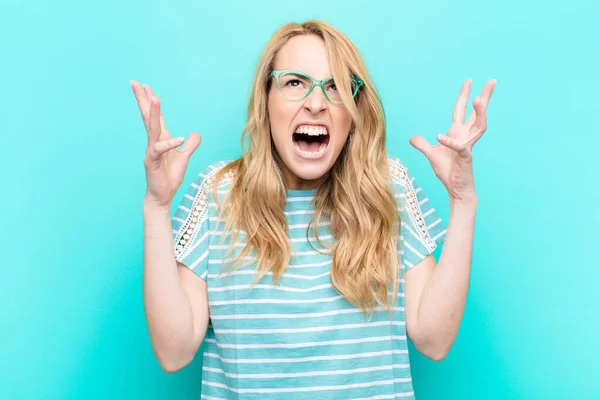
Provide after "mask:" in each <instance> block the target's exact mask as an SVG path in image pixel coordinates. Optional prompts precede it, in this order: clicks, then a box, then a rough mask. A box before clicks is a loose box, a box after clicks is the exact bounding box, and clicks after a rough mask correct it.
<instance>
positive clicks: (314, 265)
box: [288, 260, 333, 269]
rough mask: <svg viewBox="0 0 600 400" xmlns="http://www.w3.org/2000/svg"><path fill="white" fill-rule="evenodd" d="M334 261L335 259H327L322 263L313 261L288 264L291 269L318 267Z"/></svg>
mask: <svg viewBox="0 0 600 400" xmlns="http://www.w3.org/2000/svg"><path fill="white" fill-rule="evenodd" d="M332 262H333V260H327V261H323V262H320V263H312V264H293V265H292V264H290V265H288V268H290V269H294V268H316V267H324V266H325V265H327V264H331V263H332Z"/></svg>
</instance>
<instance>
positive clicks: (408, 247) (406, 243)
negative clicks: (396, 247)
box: [404, 242, 425, 259]
mask: <svg viewBox="0 0 600 400" xmlns="http://www.w3.org/2000/svg"><path fill="white" fill-rule="evenodd" d="M404 247H406V248H407V249H409V250H410V251H412V252H413V253H415V254H416V255H417V257H419V258H421V259H423V258H425V256H424V255H423V254H421V253H419V252H418V251H417V249H415V248H414V247H412V246H411V245H410V243H409V242H404Z"/></svg>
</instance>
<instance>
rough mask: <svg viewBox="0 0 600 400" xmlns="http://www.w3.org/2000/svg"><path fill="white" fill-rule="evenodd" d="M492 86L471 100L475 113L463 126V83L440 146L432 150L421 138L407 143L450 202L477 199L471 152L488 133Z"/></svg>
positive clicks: (468, 86)
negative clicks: (429, 168)
mask: <svg viewBox="0 0 600 400" xmlns="http://www.w3.org/2000/svg"><path fill="white" fill-rule="evenodd" d="M495 86H496V80H490V81H488V82H487V83H486V84H485V86H484V88H483V90H482V92H481V96H477V97H475V98H474V99H473V108H474V109H475V112H472V113H471V115H470V116H469V120H468V121H467V122H466V123H465V122H464V121H465V113H466V108H467V102H468V99H469V93H470V92H471V80H470V79H469V80H467V81H465V83H463V86H462V89H461V91H460V94H459V96H458V100H457V101H456V104H455V106H454V113H453V114H452V125H450V129H449V130H448V134H447V135H438V138H437V139H438V141H439V142H440V144H438V145H435V146H431V145H430V144H429V143H428V142H427V140H425V139H424V138H423V137H422V136H414V137H412V138H411V139H410V144H411V145H413V146H414V147H415V148H416V149H417V150H419V151H420V152H421V153H423V154H424V155H425V157H427V159H428V160H429V162H430V163H431V166H432V167H433V171H434V172H435V175H436V176H437V177H438V178H439V179H440V180H441V181H442V183H443V184H444V186H445V187H446V189H447V190H448V195H449V196H450V200H451V201H452V202H460V201H470V200H472V199H476V194H475V182H474V179H473V164H472V159H473V156H472V150H473V145H474V144H475V143H476V142H477V141H478V140H479V138H480V137H481V136H482V135H483V133H484V132H485V130H486V129H487V123H486V110H487V106H488V103H489V101H490V97H491V96H492V92H493V91H494V87H495Z"/></svg>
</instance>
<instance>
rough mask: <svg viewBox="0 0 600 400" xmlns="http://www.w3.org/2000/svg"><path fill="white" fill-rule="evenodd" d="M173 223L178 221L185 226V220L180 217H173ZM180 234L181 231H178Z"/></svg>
mask: <svg viewBox="0 0 600 400" xmlns="http://www.w3.org/2000/svg"><path fill="white" fill-rule="evenodd" d="M173 221H177V222H181V223H182V224H185V220H183V219H181V218H179V217H173ZM177 232H179V231H177Z"/></svg>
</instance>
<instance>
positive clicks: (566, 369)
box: [0, 0, 600, 400]
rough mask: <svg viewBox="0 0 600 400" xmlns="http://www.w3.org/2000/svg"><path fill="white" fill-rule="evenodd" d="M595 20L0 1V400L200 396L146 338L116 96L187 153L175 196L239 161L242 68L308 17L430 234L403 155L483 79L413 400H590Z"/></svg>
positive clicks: (530, 14)
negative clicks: (346, 68)
mask: <svg viewBox="0 0 600 400" xmlns="http://www.w3.org/2000/svg"><path fill="white" fill-rule="evenodd" d="M598 17H600V3H598V2H597V1H592V0H588V1H584V0H572V1H568V2H567V1H552V0H546V1H531V0H530V1H516V0H509V1H502V2H500V1H494V2H481V1H475V0H452V1H450V0H448V1H443V0H433V1H430V2H412V1H411V2H408V1H395V2H392V1H389V2H380V1H372V2H367V1H357V2H350V1H340V0H337V1H328V2H324V1H313V0H307V1H303V2H286V1H279V2H265V1H253V2H245V1H219V2H199V1H191V0H180V1H173V2H167V1H162V2H160V1H139V0H130V1H115V0H104V1H93V2H75V1H66V0H59V1H53V2H50V1H45V2H43V1H33V0H32V1H16V0H14V1H6V0H0V60H1V62H0V71H1V74H0V82H1V84H0V116H1V117H2V118H1V124H0V135H1V137H2V141H1V142H0V143H1V146H2V155H1V156H0V173H1V174H2V179H1V188H2V189H1V192H2V196H1V197H0V208H1V210H2V211H1V215H2V221H1V224H0V229H1V234H2V240H1V241H0V245H1V246H2V249H1V250H2V251H1V252H0V257H1V258H0V260H1V261H0V265H1V267H0V268H1V270H2V271H1V272H2V274H1V278H0V313H1V316H0V324H1V328H0V398H2V399H28V400H29V399H146V400H149V399H167V398H168V399H198V398H199V397H200V388H201V382H200V375H201V357H200V354H199V355H198V357H196V359H195V360H194V362H193V363H192V364H190V365H189V366H188V367H186V368H185V369H183V370H182V371H180V372H178V373H176V374H167V373H165V372H163V371H162V370H161V369H160V367H159V365H158V363H157V361H156V360H155V358H154V355H153V353H152V350H151V345H150V341H149V337H148V333H147V329H146V323H145V318H144V313H143V304H142V292H141V289H142V286H141V276H142V251H143V248H142V245H143V237H142V232H143V224H142V222H143V221H142V213H141V202H142V198H143V195H144V191H145V177H144V169H143V163H142V159H143V156H144V153H145V146H146V134H145V132H144V129H143V125H142V122H141V119H140V115H139V112H138V110H137V108H136V103H135V101H134V97H133V95H132V93H131V90H130V88H129V81H130V80H132V79H136V80H139V81H141V82H144V83H150V84H151V85H153V87H154V88H155V91H156V92H157V94H158V95H159V96H160V97H161V99H162V101H163V109H164V112H165V115H166V118H167V123H168V124H169V127H170V130H171V132H173V134H174V135H182V136H186V137H187V135H188V134H189V132H190V131H192V130H197V131H199V132H201V134H202V135H203V143H202V145H201V147H200V149H199V150H198V151H197V152H196V154H195V155H194V157H193V158H192V160H191V163H190V165H189V169H188V173H187V175H186V178H185V181H184V183H183V187H187V185H188V184H189V183H190V182H191V180H192V178H193V176H194V174H195V173H196V172H197V171H199V170H201V169H202V168H204V167H205V166H206V165H208V164H209V163H212V162H214V161H217V160H221V159H230V158H233V157H236V156H237V155H239V152H240V148H239V136H240V133H241V129H242V128H243V126H244V118H245V110H246V103H247V100H248V95H249V88H250V85H251V79H252V74H253V72H254V66H255V64H256V61H257V58H258V55H259V53H260V51H261V49H262V47H263V46H264V45H265V44H266V42H267V40H268V38H269V37H270V35H271V34H272V33H273V32H274V31H275V30H276V29H277V28H278V27H279V26H280V25H281V24H283V23H285V22H288V21H296V22H300V21H303V20H306V19H309V18H320V19H324V20H326V21H328V22H330V23H331V24H333V25H334V26H336V27H338V28H339V29H341V30H342V31H343V32H345V33H346V34H347V35H348V36H349V37H350V38H351V39H352V40H353V41H354V42H355V43H356V45H357V46H358V48H359V49H360V51H361V52H362V54H363V56H364V58H365V60H366V63H367V66H368V67H369V69H370V71H371V73H372V75H373V77H374V79H375V83H376V85H377V86H378V89H379V90H380V92H381V95H382V98H383V101H384V105H385V109H386V112H387V117H388V124H389V142H388V144H389V151H390V153H392V154H394V155H397V156H399V157H401V158H402V159H403V160H404V161H405V163H406V164H407V166H408V167H409V168H410V169H411V171H412V172H413V174H414V175H415V176H416V177H417V179H418V180H419V183H420V184H421V185H422V186H423V188H424V190H426V192H427V193H428V194H429V197H430V198H431V199H432V201H433V203H434V204H435V205H436V207H437V208H438V209H439V211H440V213H441V215H442V216H443V217H444V218H446V219H447V217H448V203H447V198H446V193H445V191H444V188H443V186H442V185H441V183H440V182H439V181H438V180H437V178H436V177H435V176H434V174H433V172H432V170H431V168H430V166H429V164H428V162H427V160H426V159H425V158H424V157H423V156H422V155H421V154H420V153H419V152H418V151H416V150H415V149H413V148H412V147H411V146H410V144H409V143H408V139H409V138H410V136H412V135H416V134H421V135H424V136H425V137H426V138H428V139H429V140H430V142H432V143H433V142H434V141H435V136H436V134H437V133H440V132H445V131H446V129H447V128H448V127H449V125H450V121H451V115H452V108H453V106H454V102H455V100H456V97H457V96H458V92H459V89H460V85H461V84H462V82H463V81H464V80H465V79H467V78H473V82H474V83H473V87H474V91H473V93H472V94H471V97H470V100H471V99H472V98H473V97H474V96H475V95H477V94H479V92H480V91H481V89H482V87H483V84H484V82H485V81H486V80H487V79H494V78H495V79H497V80H498V84H497V86H496V90H495V93H494V96H493V98H492V101H491V103H490V107H489V111H488V125H489V128H488V131H487V132H486V134H485V135H484V137H483V138H482V139H481V140H480V142H479V143H478V144H477V146H476V147H475V160H474V163H475V173H476V181H477V190H478V194H479V199H480V204H479V210H478V217H477V224H476V235H475V245H474V259H473V269H472V280H471V288H470V292H469V298H468V304H467V307H466V312H465V316H464V319H463V323H462V326H461V329H460V332H459V335H458V338H457V341H456V344H455V346H454V347H453V349H452V351H451V353H450V354H449V356H448V357H447V358H446V359H445V360H444V361H443V362H441V363H435V362H433V361H430V360H428V359H426V358H424V357H422V356H421V355H419V354H418V353H417V352H416V351H415V350H414V348H413V347H411V357H412V362H413V378H414V385H415V392H416V396H417V398H418V399H419V400H426V399H598V398H600V380H599V379H598V376H599V375H600V367H599V366H598V361H597V357H598V354H600V345H599V340H598V330H599V329H600V312H599V311H598V305H599V303H600V294H599V290H598V286H599V282H600V262H599V261H598V257H597V251H596V250H597V248H598V239H599V238H600V234H599V232H600V229H599V224H600V212H599V211H598V205H599V204H600V189H599V185H598V182H599V181H600V180H599V179H598V176H599V172H600V168H599V167H598V143H597V141H598V137H599V133H600V132H599V126H600V106H599V102H598V93H600V78H599V72H598V71H600V56H599V55H598V54H599V50H600V46H599V45H598V38H600V28H598ZM183 187H182V189H181V190H180V191H179V192H178V194H177V196H176V197H175V199H174V203H173V204H174V207H173V209H174V208H175V204H176V203H178V202H179V200H180V199H181V198H182V196H183Z"/></svg>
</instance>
